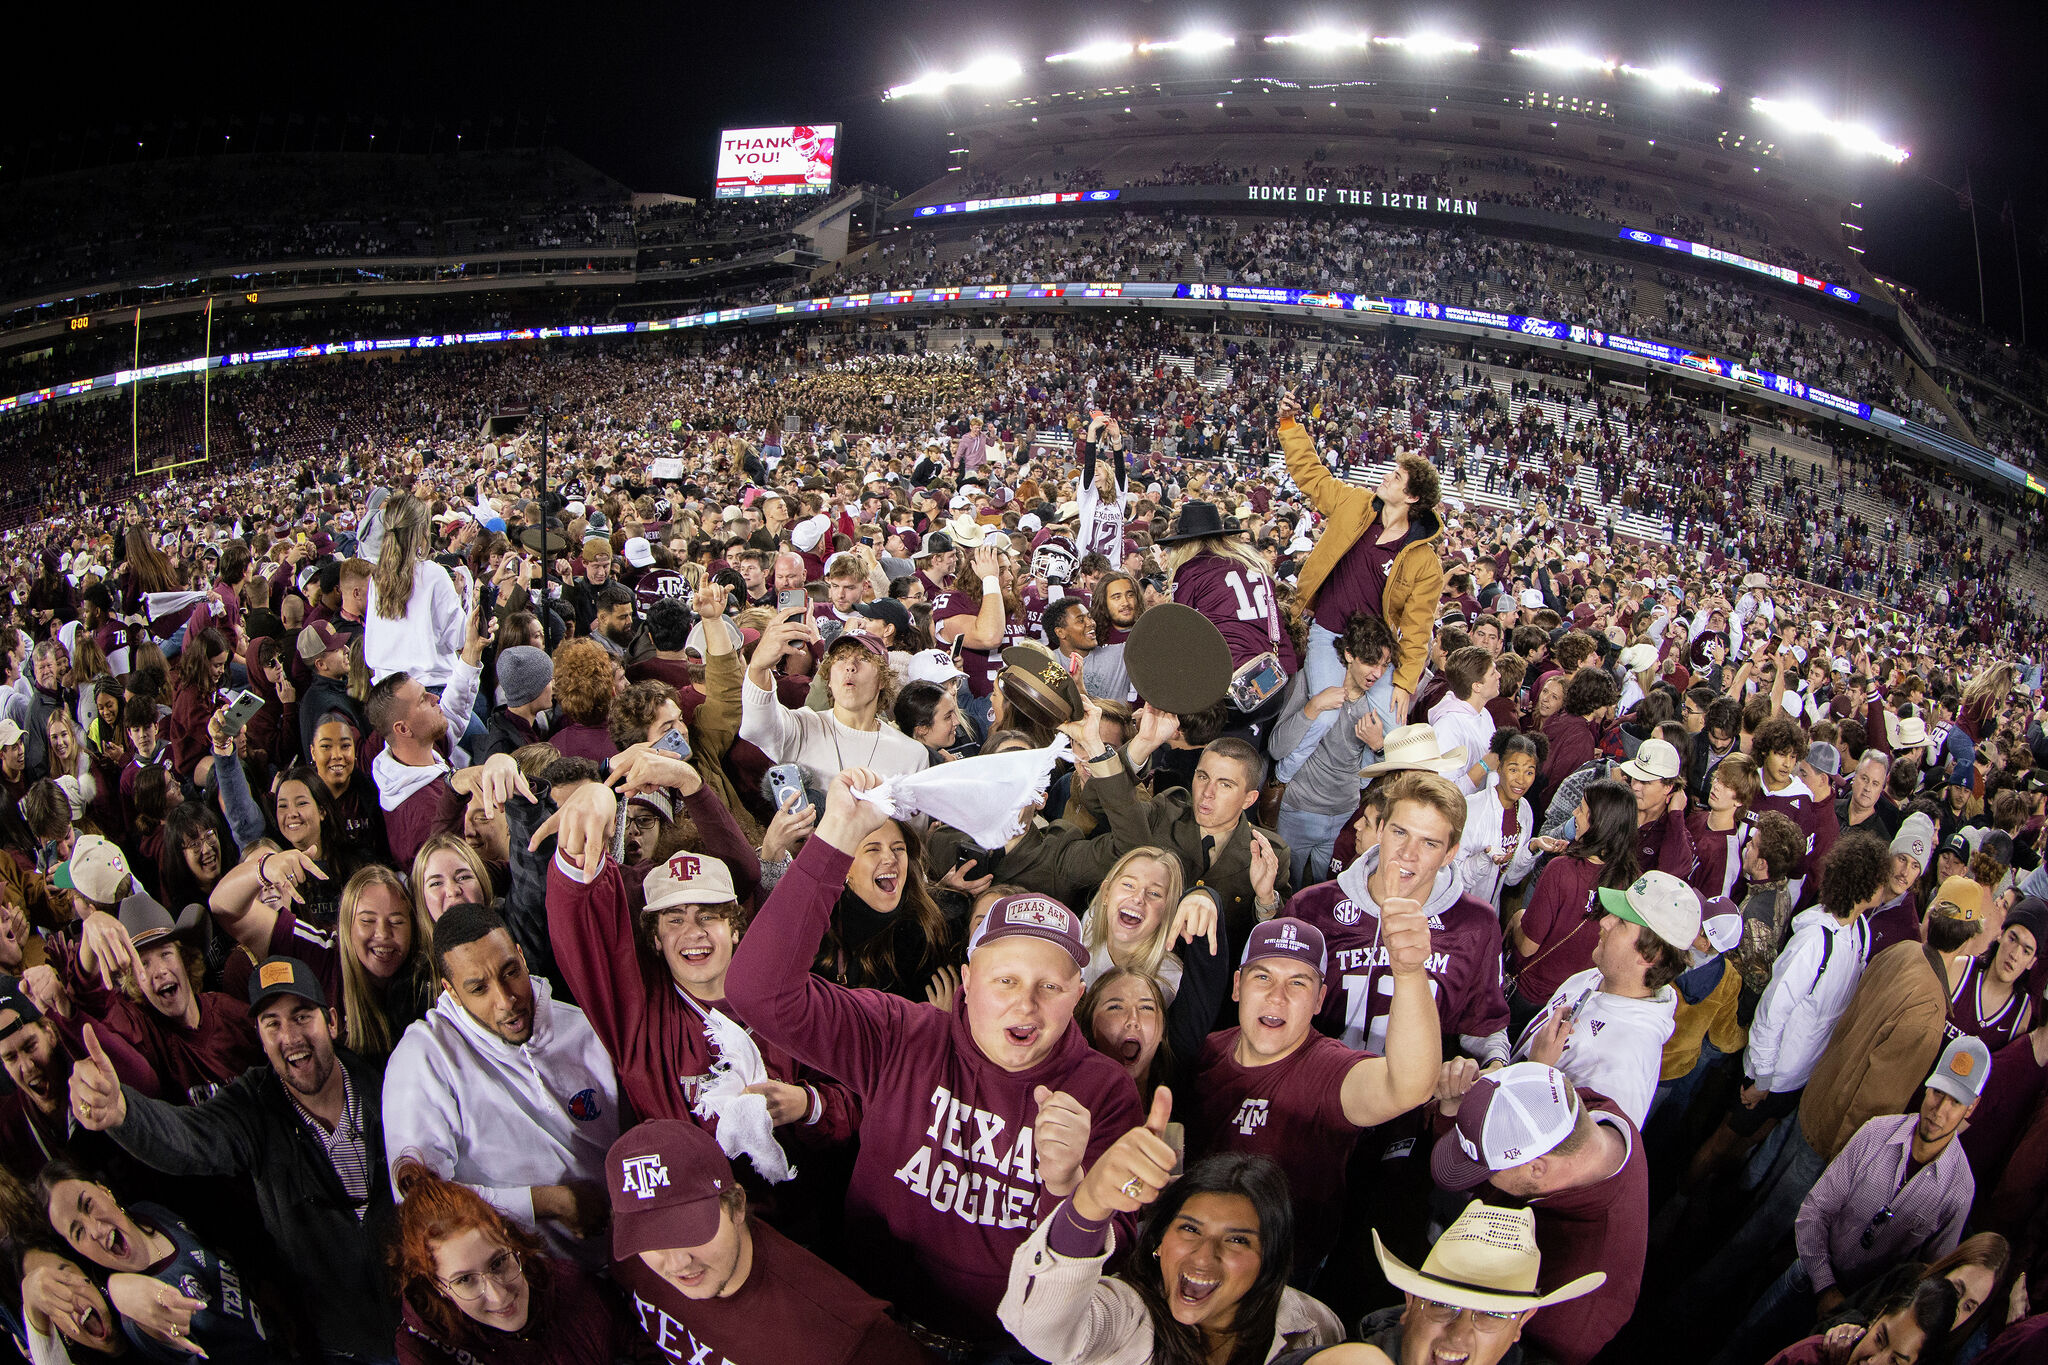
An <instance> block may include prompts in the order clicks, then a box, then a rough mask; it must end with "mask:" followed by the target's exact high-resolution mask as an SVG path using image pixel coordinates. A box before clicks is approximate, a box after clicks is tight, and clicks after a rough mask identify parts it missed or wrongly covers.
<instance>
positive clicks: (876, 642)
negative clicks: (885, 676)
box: [825, 630, 889, 662]
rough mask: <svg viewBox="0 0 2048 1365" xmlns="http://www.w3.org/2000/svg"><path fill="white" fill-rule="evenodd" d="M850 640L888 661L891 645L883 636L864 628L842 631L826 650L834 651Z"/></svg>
mask: <svg viewBox="0 0 2048 1365" xmlns="http://www.w3.org/2000/svg"><path fill="white" fill-rule="evenodd" d="M849 640H850V641H852V642H853V643H854V644H857V645H859V646H860V647H861V648H863V649H865V650H867V651H869V652H870V653H872V654H873V655H874V656H875V657H876V658H878V659H881V660H883V661H884V662H887V661H888V658H889V646H887V645H885V644H883V643H882V637H881V636H879V635H871V634H869V633H868V632H867V631H864V630H842V631H840V632H839V634H838V636H837V637H836V638H835V639H834V640H833V641H832V644H831V645H830V647H828V648H827V649H826V650H825V652H826V653H827V654H831V653H834V652H836V651H837V650H838V648H839V647H840V646H841V645H843V644H845V643H847V642H848V641H849Z"/></svg>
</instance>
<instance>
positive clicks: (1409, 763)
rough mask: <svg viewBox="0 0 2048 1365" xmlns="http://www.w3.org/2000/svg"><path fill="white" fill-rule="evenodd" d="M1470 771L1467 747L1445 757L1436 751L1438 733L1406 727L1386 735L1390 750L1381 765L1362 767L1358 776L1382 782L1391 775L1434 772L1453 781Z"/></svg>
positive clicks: (1384, 751)
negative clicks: (1468, 768)
mask: <svg viewBox="0 0 2048 1365" xmlns="http://www.w3.org/2000/svg"><path fill="white" fill-rule="evenodd" d="M1466 767H1470V763H1468V761H1466V757H1464V745H1458V747H1456V749H1452V751H1450V753H1444V751H1440V749H1438V747H1436V731H1434V729H1430V726H1427V724H1403V726H1401V729H1395V731H1386V747H1384V749H1380V761H1378V763H1368V765H1366V767H1360V769H1358V776H1360V778H1378V776H1380V774H1391V772H1432V774H1436V776H1438V778H1452V776H1456V774H1460V772H1464V769H1466Z"/></svg>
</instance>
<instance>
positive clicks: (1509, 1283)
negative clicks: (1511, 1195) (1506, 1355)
mask: <svg viewBox="0 0 2048 1365" xmlns="http://www.w3.org/2000/svg"><path fill="white" fill-rule="evenodd" d="M1372 1246H1373V1252H1374V1253H1375V1254H1376V1255H1377V1256H1378V1257H1379V1258H1380V1270H1381V1272H1382V1273H1383V1274H1385V1275H1386V1277H1387V1282H1388V1283H1389V1284H1391V1285H1393V1286H1394V1288H1396V1289H1398V1290H1401V1291H1402V1292H1403V1293H1406V1294H1413V1295H1415V1297H1417V1298H1419V1299H1429V1300H1430V1301H1432V1302H1434V1303H1444V1304H1450V1305H1451V1306H1453V1307H1455V1308H1469V1309H1472V1310H1474V1311H1475V1312H1480V1313H1526V1312H1531V1311H1533V1310H1535V1309H1538V1308H1547V1307H1549V1306H1550V1305H1551V1304H1554V1303H1563V1302H1565V1301H1566V1300H1568V1299H1576V1298H1580V1297H1582V1296H1584V1295H1586V1294H1590V1293H1592V1292H1593V1291H1594V1290H1596V1289H1598V1288H1599V1287H1600V1286H1601V1285H1603V1284H1605V1283H1607V1274H1606V1272H1605V1271H1599V1270H1596V1271H1594V1272H1592V1273H1591V1274H1589V1275H1581V1276H1579V1278H1577V1279H1576V1280H1573V1281H1572V1282H1571V1283H1569V1284H1564V1285H1559V1286H1558V1287H1557V1288H1556V1289H1553V1290H1551V1291H1550V1292H1549V1293H1548V1294H1543V1293H1539V1292H1537V1288H1536V1281H1537V1275H1538V1273H1539V1272H1540V1270H1541V1269H1542V1264H1543V1257H1542V1253H1541V1252H1540V1251H1539V1250H1538V1249H1537V1246H1536V1214H1535V1213H1534V1211H1532V1210H1530V1209H1504V1208H1496V1207H1494V1206H1492V1205H1490V1204H1485V1203H1480V1202H1477V1201H1475V1202H1473V1203H1470V1204H1467V1205H1466V1206H1465V1211H1464V1212H1463V1213H1461V1214H1459V1215H1458V1217H1457V1219H1456V1221H1454V1222H1453V1223H1452V1224H1451V1225H1450V1226H1449V1227H1447V1228H1445V1229H1444V1234H1443V1236H1441V1237H1439V1238H1437V1239H1436V1245H1435V1246H1433V1247H1431V1248H1430V1249H1429V1255H1427V1256H1425V1257H1424V1258H1423V1261H1422V1268H1421V1269H1420V1270H1417V1269H1414V1268H1413V1267H1411V1266H1409V1265H1407V1264H1406V1263H1404V1262H1403V1261H1402V1260H1401V1258H1400V1257H1398V1256H1396V1255H1394V1253H1392V1252H1391V1251H1388V1250H1387V1248H1386V1244H1385V1243H1383V1242H1382V1241H1380V1234H1379V1230H1378V1229H1374V1230H1373V1234H1372Z"/></svg>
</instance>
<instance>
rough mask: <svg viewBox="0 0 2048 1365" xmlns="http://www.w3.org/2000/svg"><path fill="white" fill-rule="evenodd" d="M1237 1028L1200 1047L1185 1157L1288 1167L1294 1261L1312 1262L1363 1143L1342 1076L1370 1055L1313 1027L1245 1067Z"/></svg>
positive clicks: (1325, 1241)
mask: <svg viewBox="0 0 2048 1365" xmlns="http://www.w3.org/2000/svg"><path fill="white" fill-rule="evenodd" d="M1240 1032H1241V1030H1239V1029H1235V1028H1227V1029H1223V1030H1221V1031H1220V1032H1217V1033H1212V1034H1210V1035H1209V1038H1208V1041H1207V1042H1206V1043H1204V1044H1203V1045H1202V1058H1201V1063H1200V1065H1199V1066H1198V1067H1197V1069H1196V1073H1195V1102H1194V1105H1193V1108H1192V1111H1191V1113H1192V1117H1191V1120H1190V1122H1189V1123H1188V1130H1187V1142H1188V1159H1189V1160H1190V1161H1192V1160H1194V1159H1196V1158H1198V1157H1204V1156H1207V1155H1209V1154H1210V1153H1212V1152H1248V1153H1250V1154H1252V1155H1254V1156H1263V1157H1270V1158H1271V1159H1272V1160H1273V1162H1274V1163H1275V1164H1277V1165H1278V1166H1279V1167H1280V1169H1281V1170H1283V1171H1285V1172H1286V1173H1287V1189H1288V1192H1289V1193H1290V1194H1292V1195H1293V1197H1294V1259H1295V1263H1296V1264H1297V1265H1301V1266H1312V1265H1315V1264H1316V1263H1317V1262H1319V1261H1321V1260H1322V1258H1323V1257H1324V1256H1325V1255H1327V1254H1328V1253H1329V1250H1330V1247H1331V1246H1332V1245H1333V1244H1334V1243H1335V1242H1336V1240H1337V1231H1338V1226H1339V1224H1340V1223H1341V1221H1342V1219H1343V1216H1344V1184H1345V1181H1344V1174H1345V1168H1346V1166H1347V1165H1348V1164H1349V1163H1350V1160H1351V1148H1352V1145H1353V1144H1354V1143H1356V1142H1357V1141H1358V1129H1356V1128H1354V1127H1353V1126H1352V1124H1351V1120H1350V1119H1348V1118H1346V1117H1345V1116H1344V1078H1345V1077H1346V1076H1348V1075H1350V1074H1351V1068H1352V1067H1354V1066H1357V1065H1358V1064H1359V1063H1360V1062H1361V1061H1363V1060H1365V1054H1364V1053H1360V1052H1354V1051H1352V1050H1351V1049H1350V1048H1348V1047H1346V1046H1344V1044H1342V1043H1340V1042H1338V1041H1337V1040H1336V1039H1335V1038H1325V1037H1324V1036H1323V1035H1322V1034H1320V1033H1315V1032H1313V1031H1312V1032H1310V1034H1309V1035H1308V1038H1307V1039H1306V1040H1305V1041H1304V1042H1303V1043H1302V1045H1301V1046H1300V1047H1298V1048H1296V1049H1295V1050H1294V1051H1293V1052H1290V1053H1289V1054H1287V1056H1285V1057H1283V1058H1281V1059H1280V1060H1279V1061H1277V1062H1271V1063H1269V1064H1267V1065H1265V1066H1240V1065H1239V1064H1238V1062H1237V1059H1236V1057H1235V1056H1234V1052H1235V1049H1236V1047H1237V1039H1238V1034H1239V1033H1240ZM1183 1112H1189V1111H1187V1110H1184V1111H1183Z"/></svg>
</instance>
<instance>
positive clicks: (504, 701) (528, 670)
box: [498, 645, 555, 706]
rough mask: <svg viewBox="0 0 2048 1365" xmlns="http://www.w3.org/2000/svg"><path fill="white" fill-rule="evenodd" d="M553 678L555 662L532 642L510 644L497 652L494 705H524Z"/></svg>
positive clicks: (543, 689)
mask: <svg viewBox="0 0 2048 1365" xmlns="http://www.w3.org/2000/svg"><path fill="white" fill-rule="evenodd" d="M554 680H555V661H554V660H553V659H550V658H549V657H548V656H547V654H546V652H545V651H543V650H539V649H536V648H534V647H533V646H532V645H514V646H512V648H510V649H508V650H506V651H504V652H503V653H501V654H500V655H498V705H500V706H524V705H526V704H527V703H528V702H530V701H532V700H533V699H534V698H535V697H537V696H539V695H540V694H541V693H543V692H545V691H547V688H548V684H549V683H551V682H553V681H554Z"/></svg>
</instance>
